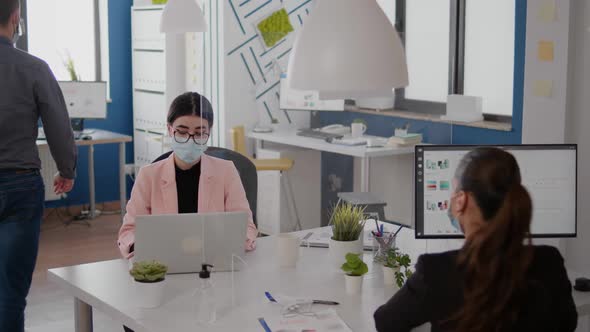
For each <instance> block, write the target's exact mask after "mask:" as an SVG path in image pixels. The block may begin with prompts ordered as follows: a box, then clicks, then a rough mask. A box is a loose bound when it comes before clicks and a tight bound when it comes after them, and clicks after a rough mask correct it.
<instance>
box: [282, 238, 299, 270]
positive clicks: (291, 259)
mask: <svg viewBox="0 0 590 332" xmlns="http://www.w3.org/2000/svg"><path fill="white" fill-rule="evenodd" d="M300 242H301V240H300V239H299V238H298V237H297V236H295V235H291V234H279V235H277V251H278V255H277V259H278V263H279V265H280V266H281V267H295V265H296V264H297V260H298V259H299V244H300Z"/></svg>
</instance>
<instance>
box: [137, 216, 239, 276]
mask: <svg viewBox="0 0 590 332" xmlns="http://www.w3.org/2000/svg"><path fill="white" fill-rule="evenodd" d="M247 228H248V215H247V213H245V212H222V213H198V214H171V215H148V216H138V217H137V218H136V229H135V261H136V262H138V261H144V260H157V261H160V262H162V263H164V264H166V265H167V266H168V273H194V272H199V271H200V270H201V264H203V263H207V264H211V265H213V266H214V269H213V270H214V271H231V269H232V256H233V255H236V256H243V255H244V251H245V243H246V232H247ZM238 265H239V264H235V266H238Z"/></svg>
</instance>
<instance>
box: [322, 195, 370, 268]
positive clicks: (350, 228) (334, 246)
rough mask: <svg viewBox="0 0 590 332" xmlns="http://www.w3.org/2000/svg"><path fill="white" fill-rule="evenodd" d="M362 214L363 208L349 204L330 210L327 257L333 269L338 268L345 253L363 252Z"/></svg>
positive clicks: (339, 205)
mask: <svg viewBox="0 0 590 332" xmlns="http://www.w3.org/2000/svg"><path fill="white" fill-rule="evenodd" d="M364 212H365V209H364V208H363V207H357V206H354V205H352V204H350V203H343V204H338V205H337V206H336V207H335V208H334V209H333V210H332V217H331V219H330V225H331V227H332V237H331V238H330V245H329V256H330V260H331V262H332V266H334V268H339V267H340V265H341V264H342V257H344V256H345V255H346V254H347V253H353V254H361V253H362V252H363V231H364V228H365V221H364Z"/></svg>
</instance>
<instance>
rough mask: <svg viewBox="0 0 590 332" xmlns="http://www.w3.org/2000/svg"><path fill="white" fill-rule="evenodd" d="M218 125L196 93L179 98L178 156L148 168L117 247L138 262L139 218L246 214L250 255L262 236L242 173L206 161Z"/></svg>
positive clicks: (172, 126) (172, 121) (173, 110)
mask: <svg viewBox="0 0 590 332" xmlns="http://www.w3.org/2000/svg"><path fill="white" fill-rule="evenodd" d="M212 125H213V109H212V107H211V103H210V102H209V101H208V100H207V99H206V98H205V97H202V96H201V95H199V94H198V93H195V92H187V93H185V94H182V95H180V96H178V97H177V98H176V99H175V100H174V101H173V102H172V105H171V106H170V110H169V112H168V134H169V135H170V138H171V143H172V150H173V153H172V154H171V155H170V157H168V158H167V159H164V160H161V161H159V162H156V163H153V164H151V165H148V166H145V167H143V168H142V169H141V170H140V171H139V173H138V174H137V178H136V180H135V184H134V186H133V190H132V192H131V199H130V200H129V203H128V204H127V214H126V215H125V218H124V222H123V226H121V229H120V230H119V240H118V245H119V249H120V250H121V254H122V255H123V256H124V257H126V258H131V257H133V249H134V242H135V217H136V216H139V215H149V214H176V213H206V212H236V211H244V212H247V213H248V215H249V223H248V232H247V238H246V239H245V247H246V250H254V248H255V240H256V237H257V235H258V231H257V230H256V226H255V225H254V223H253V222H252V212H251V211H250V207H249V205H248V201H247V199H246V194H245V192H244V188H243V186H242V182H241V180H240V176H239V174H238V171H237V170H236V168H235V166H234V164H233V163H232V162H231V161H227V160H222V159H218V158H214V157H211V156H208V155H205V154H204V152H205V150H206V149H207V142H208V140H209V136H210V135H211V127H212Z"/></svg>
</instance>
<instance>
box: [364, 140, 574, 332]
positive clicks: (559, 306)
mask: <svg viewBox="0 0 590 332" xmlns="http://www.w3.org/2000/svg"><path fill="white" fill-rule="evenodd" d="M454 184H455V192H454V193H453V194H452V196H451V202H450V215H451V219H452V220H457V221H458V223H459V225H460V228H461V229H462V230H463V232H464V233H465V244H464V245H463V247H462V248H461V249H460V250H458V251H449V252H444V253H440V254H427V255H422V256H421V257H420V258H419V259H418V263H417V264H416V272H415V273H414V274H413V275H412V276H411V277H410V278H409V280H408V281H407V283H406V284H405V285H404V286H403V287H402V288H401V289H400V290H399V291H398V292H397V293H396V294H395V295H394V296H393V298H392V299H390V300H389V302H387V303H386V304H385V305H383V306H382V307H380V308H379V309H378V310H377V311H376V312H375V325H376V328H377V330H378V331H379V332H385V331H400V332H403V331H410V330H411V329H412V328H414V327H417V326H420V325H422V324H424V323H427V322H430V323H431V324H432V331H458V332H468V331H469V332H471V331H478V332H492V331H493V332H504V331H536V332H541V331H562V332H568V331H574V330H575V329H576V325H577V312H576V307H575V305H574V302H573V299H572V290H571V284H570V281H569V279H568V276H567V273H566V270H565V268H564V262H563V258H562V257H561V255H560V253H559V251H557V249H555V248H553V247H548V246H533V245H532V244H531V240H530V237H529V231H530V223H531V216H532V203H531V198H530V196H529V194H528V192H527V191H526V189H525V188H524V187H523V186H522V184H521V176H520V170H519V167H518V164H517V162H516V160H515V159H514V157H513V156H512V155H511V154H510V153H508V152H505V151H503V150H499V149H494V148H478V149H475V150H473V151H471V152H470V153H468V154H467V155H466V156H465V157H464V158H463V159H462V161H461V162H460V164H459V167H458V168H457V171H456V174H455V181H454Z"/></svg>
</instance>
